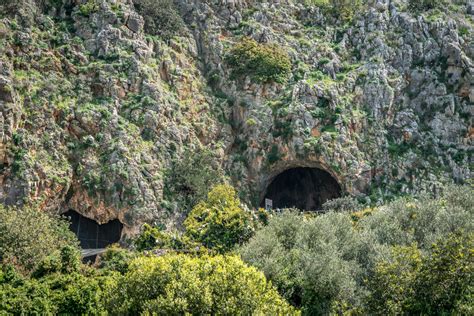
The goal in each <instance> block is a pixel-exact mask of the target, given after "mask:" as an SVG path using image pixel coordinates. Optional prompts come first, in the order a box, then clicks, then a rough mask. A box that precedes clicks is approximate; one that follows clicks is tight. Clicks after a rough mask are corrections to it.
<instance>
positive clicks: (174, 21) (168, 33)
mask: <svg viewBox="0 0 474 316" xmlns="http://www.w3.org/2000/svg"><path fill="white" fill-rule="evenodd" d="M134 4H135V8H136V9H137V11H138V13H140V14H141V15H142V16H143V19H144V20H145V31H146V32H147V33H149V34H151V35H158V36H160V37H162V38H163V39H164V40H169V39H171V38H172V37H173V36H176V35H179V34H180V33H181V32H182V31H183V29H184V22H183V20H182V19H181V16H180V15H179V13H178V12H177V11H176V8H175V5H174V3H173V0H134Z"/></svg>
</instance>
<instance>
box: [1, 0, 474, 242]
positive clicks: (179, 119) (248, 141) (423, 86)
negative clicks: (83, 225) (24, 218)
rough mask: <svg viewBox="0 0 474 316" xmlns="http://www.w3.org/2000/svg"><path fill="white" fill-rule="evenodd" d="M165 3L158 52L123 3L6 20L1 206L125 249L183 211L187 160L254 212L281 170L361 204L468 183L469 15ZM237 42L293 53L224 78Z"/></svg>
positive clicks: (384, 5) (472, 52)
mask: <svg viewBox="0 0 474 316" xmlns="http://www.w3.org/2000/svg"><path fill="white" fill-rule="evenodd" d="M28 3H29V7H32V6H33V4H32V3H34V1H30V2H28ZM176 4H177V6H176V7H177V10H179V12H180V15H181V16H182V17H183V20H184V23H185V30H184V31H183V32H181V33H180V34H179V36H176V37H173V38H172V39H170V40H163V39H161V38H159V37H157V36H153V35H151V34H147V33H146V25H145V22H144V21H145V20H144V19H143V17H142V16H140V14H139V13H138V12H137V11H136V10H135V8H134V6H133V2H132V1H129V0H114V1H112V0H74V1H72V0H64V1H62V3H61V4H60V5H59V6H57V7H47V6H46V7H42V8H37V9H35V10H34V14H33V13H32V15H31V16H29V18H25V14H23V13H24V12H27V11H25V10H26V9H22V10H23V11H21V12H22V13H21V15H20V14H17V16H16V17H15V15H14V14H13V15H12V14H11V13H9V14H8V15H7V14H3V17H2V19H0V140H1V142H0V162H3V163H2V169H1V175H0V200H1V201H2V203H7V204H21V203H25V202H31V201H38V202H39V203H41V205H43V206H44V208H45V209H47V210H50V211H53V212H58V213H62V212H65V211H67V210H69V209H74V210H76V211H77V212H79V213H80V214H82V215H84V216H86V217H88V218H92V219H94V220H96V221H97V222H99V223H105V222H107V221H109V220H112V219H116V218H118V219H119V220H120V221H121V222H122V223H123V224H124V227H125V231H126V234H129V235H130V234H134V233H135V232H136V231H137V229H138V228H139V226H140V224H141V223H143V222H155V223H162V224H164V225H167V226H173V225H176V224H179V222H180V220H181V219H182V217H183V216H184V214H185V213H186V210H184V209H182V206H181V205H179V204H177V203H174V201H173V199H174V198H173V197H172V196H167V195H166V194H165V193H164V192H166V190H165V189H164V183H165V178H166V176H167V173H168V171H169V170H170V166H171V164H172V162H173V161H176V160H178V161H179V160H180V159H181V157H182V155H183V153H184V152H186V151H187V150H188V149H198V148H208V149H210V150H211V151H212V152H214V157H215V162H216V164H217V165H221V166H223V168H224V169H225V171H226V173H227V175H228V177H229V179H230V181H231V182H232V184H233V185H234V186H236V187H238V189H239V191H240V192H241V194H242V196H243V197H244V199H245V200H246V202H248V203H254V204H255V205H257V204H258V203H259V199H260V197H261V195H262V192H264V191H265V189H266V186H267V185H268V184H269V183H268V182H269V181H268V180H269V179H271V178H273V177H275V176H276V175H277V174H279V173H281V172H283V171H285V170H287V169H288V168H297V167H311V168H315V167H317V168H321V169H324V170H326V171H328V172H329V173H330V174H331V175H332V176H333V177H334V178H335V179H336V180H337V181H338V182H339V184H340V185H341V187H342V189H343V191H344V193H346V194H353V195H357V196H359V197H360V198H361V199H363V198H365V199H367V201H370V202H381V201H383V200H384V199H386V198H389V197H390V196H393V195H398V194H405V193H411V192H417V191H426V190H428V191H429V190H432V189H433V187H436V186H438V185H439V183H441V182H449V181H458V182H463V181H466V180H467V179H470V178H471V177H472V171H471V168H472V150H473V147H472V141H473V137H474V136H473V135H474V133H473V132H472V129H473V128H472V117H473V111H474V107H473V104H474V78H473V76H474V63H473V58H474V41H473V38H472V35H473V34H474V32H473V26H472V25H473V24H472V23H473V20H472V19H473V16H472V15H471V13H470V12H471V11H472V10H471V9H472V8H471V7H472V3H471V2H470V1H466V3H465V4H461V5H457V6H452V7H450V8H448V9H447V10H446V11H445V12H442V11H440V10H429V11H426V12H422V13H414V12H410V11H409V10H408V9H407V7H406V3H405V1H402V0H400V1H368V4H367V6H366V7H365V8H364V10H360V11H358V12H356V13H355V15H354V16H353V18H352V20H350V21H342V20H341V19H340V18H338V17H337V16H334V15H333V14H332V13H328V12H326V11H324V10H322V9H321V8H318V7H316V6H314V5H313V6H310V5H306V4H305V2H304V1H296V0H294V1H293V0H288V1H276V0H274V1H249V0H247V1H229V0H227V1H224V0H210V1H197V0H180V1H176ZM18 12H20V11H18ZM26 16H28V15H26ZM31 19H34V23H32V22H31ZM243 36H247V37H251V38H253V39H255V40H256V41H257V42H260V43H274V44H278V46H279V47H281V48H282V49H284V51H286V52H287V53H288V55H289V57H290V59H291V63H292V71H291V72H292V73H291V76H290V77H289V78H288V80H287V82H286V83H283V84H282V83H273V82H266V83H256V82H254V81H252V80H251V79H250V78H245V77H244V78H238V79H236V78H233V76H232V71H231V68H230V66H229V65H228V64H227V63H226V61H225V56H226V55H227V54H228V53H229V51H230V48H231V47H232V46H233V45H234V43H236V42H237V41H238V40H239V39H240V38H242V37H243Z"/></svg>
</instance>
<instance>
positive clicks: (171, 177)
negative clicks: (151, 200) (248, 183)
mask: <svg viewBox="0 0 474 316" xmlns="http://www.w3.org/2000/svg"><path fill="white" fill-rule="evenodd" d="M215 160H216V159H215V157H214V156H213V153H212V152H211V151H210V150H206V149H202V150H196V151H192V150H187V151H185V152H184V153H183V155H182V158H180V159H177V160H175V161H174V162H173V165H172V167H171V168H170V170H169V171H168V172H167V174H166V177H165V188H164V193H165V196H166V198H167V199H169V200H175V201H177V202H178V204H179V205H180V206H182V207H183V208H184V210H185V211H189V210H190V209H191V208H192V207H193V206H195V205H196V204H197V203H198V202H199V201H201V200H203V199H205V198H206V195H207V192H208V191H209V188H212V187H213V186H215V185H217V184H218V183H221V182H222V180H223V177H224V172H223V171H222V169H221V167H220V166H219V165H216V164H215Z"/></svg>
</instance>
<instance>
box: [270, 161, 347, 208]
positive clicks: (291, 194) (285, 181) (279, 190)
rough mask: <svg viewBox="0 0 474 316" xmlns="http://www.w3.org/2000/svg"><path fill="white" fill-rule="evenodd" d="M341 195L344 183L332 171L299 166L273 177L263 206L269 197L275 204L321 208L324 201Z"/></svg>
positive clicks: (275, 205)
mask: <svg viewBox="0 0 474 316" xmlns="http://www.w3.org/2000/svg"><path fill="white" fill-rule="evenodd" d="M340 196H341V187H340V185H339V183H338V182H337V181H336V179H334V178H333V177H332V176H331V175H330V174H329V173H328V172H326V171H324V170H321V169H318V168H306V167H298V168H292V169H288V170H285V171H283V172H282V173H280V174H279V175H277V176H276V177H275V178H274V179H273V180H272V181H271V183H270V185H269V186H268V187H267V191H266V193H265V196H264V198H263V201H262V203H261V206H262V207H264V206H265V200H266V199H269V200H271V201H272V208H280V209H281V208H293V207H294V208H297V209H300V210H303V211H319V210H321V209H322V205H323V204H324V202H326V201H328V200H331V199H334V198H338V197H340Z"/></svg>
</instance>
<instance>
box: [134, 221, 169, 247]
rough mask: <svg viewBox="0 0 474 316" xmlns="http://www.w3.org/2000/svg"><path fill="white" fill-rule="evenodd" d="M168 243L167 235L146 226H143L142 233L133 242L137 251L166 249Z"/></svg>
mask: <svg viewBox="0 0 474 316" xmlns="http://www.w3.org/2000/svg"><path fill="white" fill-rule="evenodd" d="M169 243H170V238H169V236H168V235H166V234H165V233H163V232H161V231H160V230H159V229H158V228H156V227H152V226H150V225H148V224H144V225H143V230H142V232H141V233H140V235H139V236H138V237H137V238H136V239H135V241H134V244H135V246H136V247H137V250H138V251H142V250H151V249H154V248H156V247H166V246H168V245H169Z"/></svg>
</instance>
